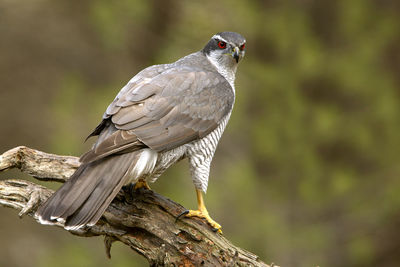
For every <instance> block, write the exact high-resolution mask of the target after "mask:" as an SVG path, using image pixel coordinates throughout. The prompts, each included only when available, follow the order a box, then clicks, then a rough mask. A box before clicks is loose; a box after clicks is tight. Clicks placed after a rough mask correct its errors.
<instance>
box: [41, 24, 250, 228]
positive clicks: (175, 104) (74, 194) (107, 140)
mask: <svg viewBox="0 0 400 267" xmlns="http://www.w3.org/2000/svg"><path fill="white" fill-rule="evenodd" d="M245 43H246V40H245V39H244V38H243V36H241V35H240V34H238V33H234V32H221V33H217V34H215V35H214V36H213V37H212V38H211V40H210V41H209V42H208V43H207V45H206V46H205V47H204V48H203V49H202V50H201V51H198V52H196V53H193V54H190V55H188V56H186V57H183V58H181V59H179V60H178V61H176V62H174V63H172V64H163V65H155V66H151V67H148V68H146V69H144V70H142V71H141V72H139V73H138V74H137V75H136V76H134V77H133V78H132V79H131V80H130V81H129V82H128V84H127V85H125V86H124V87H123V88H122V89H121V91H120V92H119V93H118V95H117V96H116V97H115V99H114V101H113V102H112V103H111V104H110V105H109V106H108V108H107V110H106V111H105V113H104V115H103V119H102V121H101V123H100V124H99V125H98V126H97V127H96V129H95V130H94V131H93V132H92V133H91V134H90V135H89V137H91V136H98V139H97V141H96V143H95V144H94V145H93V147H92V149H91V150H90V151H88V152H87V153H85V154H83V155H82V156H81V158H80V161H81V165H80V167H79V168H78V169H77V170H76V172H75V173H74V174H73V175H72V176H71V177H70V179H69V180H68V181H67V182H66V183H65V184H64V185H63V186H62V187H61V188H60V189H59V190H58V191H57V192H55V193H54V194H53V195H52V196H51V197H50V198H49V199H48V200H47V201H46V202H45V203H44V204H43V205H42V206H41V207H40V208H39V210H38V211H37V213H36V216H37V217H38V218H39V220H40V221H41V223H43V224H61V225H63V226H64V227H65V228H66V229H69V230H76V229H79V228H80V227H83V226H85V225H88V226H91V225H94V224H96V222H97V221H98V220H99V219H100V217H101V216H102V215H103V213H104V211H105V210H106V208H107V207H108V205H109V204H110V203H111V201H112V200H113V198H114V197H115V196H116V195H117V193H118V192H119V190H120V189H121V188H122V186H124V185H128V184H131V183H136V187H141V186H146V187H148V185H147V183H146V181H150V182H154V181H155V180H156V179H157V178H158V177H159V176H160V175H161V174H162V173H163V172H164V171H165V170H166V169H167V168H168V167H169V166H171V165H172V164H174V163H175V162H177V161H179V160H181V159H183V158H188V160H189V164H190V171H191V176H192V179H193V183H194V185H195V188H196V192H197V201H198V210H194V211H193V210H191V211H188V212H187V214H185V216H186V217H191V216H196V217H201V218H204V219H206V220H207V222H208V223H209V224H210V225H211V226H212V227H213V228H214V229H216V230H219V231H220V228H221V226H220V225H219V224H218V223H216V222H215V221H214V220H213V219H211V217H210V216H209V214H208V212H207V209H206V207H205V205H204V201H203V195H202V192H206V190H207V185H208V176H209V172H210V164H211V160H212V158H213V155H214V152H215V149H216V147H217V144H218V141H219V139H220V137H221V135H222V133H223V131H224V129H225V126H226V124H227V122H228V120H229V117H230V115H231V112H232V108H233V103H234V100H235V87H234V80H235V73H236V69H237V66H238V63H239V61H240V59H242V58H243V56H244V54H245Z"/></svg>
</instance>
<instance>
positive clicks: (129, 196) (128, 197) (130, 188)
mask: <svg viewBox="0 0 400 267" xmlns="http://www.w3.org/2000/svg"><path fill="white" fill-rule="evenodd" d="M124 192H125V202H126V203H127V204H132V202H133V194H134V192H135V185H134V184H132V183H131V184H129V185H125V186H124Z"/></svg>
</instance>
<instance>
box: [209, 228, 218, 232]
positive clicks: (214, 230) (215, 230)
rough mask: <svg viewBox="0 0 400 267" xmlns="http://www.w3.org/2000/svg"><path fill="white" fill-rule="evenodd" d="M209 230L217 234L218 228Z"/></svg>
mask: <svg viewBox="0 0 400 267" xmlns="http://www.w3.org/2000/svg"><path fill="white" fill-rule="evenodd" d="M211 230H212V231H213V232H214V233H216V232H218V230H219V229H218V228H211Z"/></svg>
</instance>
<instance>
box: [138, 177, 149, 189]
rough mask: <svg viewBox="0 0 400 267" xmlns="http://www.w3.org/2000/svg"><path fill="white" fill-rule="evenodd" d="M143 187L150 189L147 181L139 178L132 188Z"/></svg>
mask: <svg viewBox="0 0 400 267" xmlns="http://www.w3.org/2000/svg"><path fill="white" fill-rule="evenodd" d="M143 187H144V188H146V189H148V190H151V188H150V186H149V185H148V184H147V182H146V181H145V180H143V179H139V180H138V181H137V182H136V184H135V187H134V190H137V189H139V188H143Z"/></svg>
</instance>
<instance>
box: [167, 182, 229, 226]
mask: <svg viewBox="0 0 400 267" xmlns="http://www.w3.org/2000/svg"><path fill="white" fill-rule="evenodd" d="M196 193H197V204H198V207H199V209H198V210H185V211H183V212H182V213H181V214H179V215H178V216H177V217H176V220H175V221H177V220H178V219H179V218H180V217H182V216H185V217H187V218H189V217H198V218H201V219H205V220H206V221H207V223H208V224H209V225H211V227H212V230H213V231H214V232H218V233H220V234H222V231H221V228H222V227H221V225H220V224H219V223H217V222H216V221H214V220H213V219H212V218H211V217H210V215H209V214H208V211H207V209H206V206H205V205H204V200H203V195H202V193H201V191H200V190H196Z"/></svg>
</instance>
